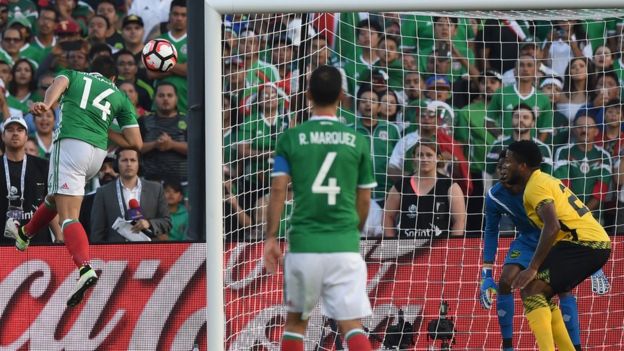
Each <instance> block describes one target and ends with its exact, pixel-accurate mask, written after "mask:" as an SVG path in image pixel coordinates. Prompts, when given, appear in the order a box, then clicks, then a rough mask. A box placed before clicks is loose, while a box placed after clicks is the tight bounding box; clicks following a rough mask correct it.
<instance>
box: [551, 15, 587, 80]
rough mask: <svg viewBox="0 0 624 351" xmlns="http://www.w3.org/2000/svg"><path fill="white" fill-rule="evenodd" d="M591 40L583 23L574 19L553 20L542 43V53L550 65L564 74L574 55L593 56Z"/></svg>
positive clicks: (561, 74) (559, 73)
mask: <svg viewBox="0 0 624 351" xmlns="http://www.w3.org/2000/svg"><path fill="white" fill-rule="evenodd" d="M593 53H594V51H593V49H592V46H591V42H590V41H589V40H587V34H586V33H585V31H584V30H583V24H582V23H581V22H579V21H576V20H565V21H555V23H554V28H553V30H552V32H550V34H549V35H548V40H547V41H546V44H545V45H544V54H545V55H546V58H548V59H549V60H550V67H552V69H553V70H554V71H555V72H557V74H558V75H560V76H562V77H563V76H564V74H565V71H566V68H567V67H568V63H569V62H570V60H571V59H572V58H574V57H582V56H585V57H587V58H589V59H591V58H592V56H593Z"/></svg>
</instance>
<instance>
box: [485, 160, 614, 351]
mask: <svg viewBox="0 0 624 351" xmlns="http://www.w3.org/2000/svg"><path fill="white" fill-rule="evenodd" d="M505 156H506V149H503V150H502V151H501V153H500V157H499V162H498V165H497V171H498V172H499V175H500V174H501V172H505V171H504V170H503V169H502V168H501V166H502V163H503V162H504V160H505ZM501 178H502V179H504V178H505V177H501ZM522 196H523V193H522V191H521V190H520V189H519V187H518V185H513V186H512V185H508V184H506V183H504V182H503V181H499V183H497V184H496V185H494V186H493V187H492V188H490V190H489V191H488V192H487V194H486V197H485V216H486V217H485V218H486V222H485V237H484V243H483V262H484V263H483V269H482V271H481V287H480V294H479V295H480V300H481V305H482V306H483V307H484V308H486V309H490V308H491V307H492V301H493V297H494V296H493V295H494V293H498V294H497V296H496V311H497V315H498V324H499V325H500V329H501V334H502V337H503V351H510V350H513V346H512V345H513V342H512V336H513V317H514V300H513V295H512V294H511V283H512V282H513V281H514V279H515V277H516V275H517V274H518V273H519V272H520V271H521V270H522V269H525V268H526V267H528V266H529V262H530V261H531V258H532V257H533V253H534V252H535V248H536V247H537V242H538V240H539V236H540V230H539V229H538V228H536V227H534V226H533V225H531V222H530V221H529V218H528V217H527V215H526V211H525V209H524V205H523V202H522ZM503 215H507V216H509V218H510V219H511V220H512V222H513V224H514V226H515V227H516V230H517V231H518V235H517V237H516V239H515V240H514V241H513V242H512V243H511V245H510V247H509V251H508V252H507V256H506V257H505V263H504V265H503V271H502V273H501V276H500V278H499V281H498V288H497V287H496V284H495V283H494V279H493V277H492V266H493V264H494V260H495V256H496V249H497V247H498V231H499V229H498V228H499V222H500V220H501V217H502V216H503ZM591 281H592V290H593V292H594V293H596V294H600V295H602V294H606V293H607V292H608V291H609V281H608V280H607V278H606V277H605V275H604V273H603V272H602V269H600V270H598V271H597V272H596V273H594V275H593V276H592V278H591ZM559 304H560V306H561V311H562V313H563V315H564V321H565V325H566V329H567V330H568V333H569V334H570V339H572V343H573V344H574V346H575V348H576V349H577V350H580V349H581V346H580V345H581V337H580V328H579V319H578V308H577V305H576V298H575V297H574V295H572V294H571V293H568V292H567V293H560V294H559Z"/></svg>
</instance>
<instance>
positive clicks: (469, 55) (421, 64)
mask: <svg viewBox="0 0 624 351" xmlns="http://www.w3.org/2000/svg"><path fill="white" fill-rule="evenodd" d="M453 45H454V46H455V48H456V49H457V51H459V54H460V55H461V56H462V57H465V58H466V59H467V60H468V64H469V65H471V66H473V65H474V64H475V55H474V52H472V49H470V48H469V47H468V46H466V45H463V43H461V41H460V40H458V39H453ZM433 48H434V47H433V46H430V47H428V48H423V49H422V50H421V51H420V52H418V68H419V69H420V72H422V76H423V78H425V79H426V78H427V77H430V76H432V75H434V73H435V72H431V70H430V69H428V67H427V62H428V61H429V56H431V54H432V53H433ZM450 61H451V62H450V66H451V68H450V69H451V71H450V79H451V81H456V80H457V79H459V78H460V77H461V76H462V75H463V74H466V73H468V68H467V67H464V66H463V65H462V64H461V62H460V61H459V60H458V59H456V58H454V57H451V58H450Z"/></svg>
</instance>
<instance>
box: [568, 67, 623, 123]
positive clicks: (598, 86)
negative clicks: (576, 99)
mask: <svg viewBox="0 0 624 351" xmlns="http://www.w3.org/2000/svg"><path fill="white" fill-rule="evenodd" d="M589 94H590V97H591V101H589V102H588V103H587V105H585V106H583V107H581V108H580V109H579V112H578V114H577V117H578V116H580V115H582V114H589V115H590V116H592V117H594V120H595V121H596V124H598V125H602V123H603V115H604V107H605V106H606V104H607V103H608V102H609V101H611V100H616V99H619V97H620V86H619V82H618V78H617V76H616V74H615V73H614V72H604V73H603V74H599V75H598V76H597V78H596V83H595V85H594V88H593V89H591V90H590V91H589Z"/></svg>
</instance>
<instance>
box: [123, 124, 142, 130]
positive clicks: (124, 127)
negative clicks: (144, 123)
mask: <svg viewBox="0 0 624 351" xmlns="http://www.w3.org/2000/svg"><path fill="white" fill-rule="evenodd" d="M126 128H139V125H138V124H129V125H127V126H123V127H121V130H124V129H126Z"/></svg>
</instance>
